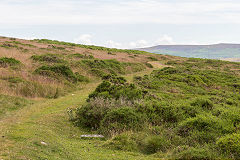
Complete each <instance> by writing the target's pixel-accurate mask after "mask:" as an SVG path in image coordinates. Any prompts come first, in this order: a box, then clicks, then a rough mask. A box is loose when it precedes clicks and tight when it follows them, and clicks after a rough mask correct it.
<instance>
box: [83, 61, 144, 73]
mask: <svg viewBox="0 0 240 160" xmlns="http://www.w3.org/2000/svg"><path fill="white" fill-rule="evenodd" d="M80 66H83V67H85V68H88V69H90V72H92V74H93V75H95V76H99V77H102V76H104V75H107V74H115V75H117V74H126V73H131V72H139V71H141V70H144V69H145V66H144V65H142V64H140V63H126V62H119V61H117V60H114V59H110V60H99V59H94V60H89V59H84V60H82V61H81V62H80Z"/></svg>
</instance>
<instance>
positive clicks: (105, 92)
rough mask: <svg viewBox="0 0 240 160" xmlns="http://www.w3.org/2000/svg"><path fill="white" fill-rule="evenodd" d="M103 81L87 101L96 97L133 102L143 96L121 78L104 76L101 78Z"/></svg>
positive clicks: (140, 91) (132, 85) (141, 92)
mask: <svg viewBox="0 0 240 160" xmlns="http://www.w3.org/2000/svg"><path fill="white" fill-rule="evenodd" d="M103 80H104V81H103V82H102V83H101V84H100V85H99V86H98V87H97V88H96V90H95V91H94V92H93V93H91V94H90V95H89V99H91V98H96V97H104V98H113V99H119V98H121V97H124V98H127V99H129V100H134V99H141V98H142V97H143V96H144V94H145V93H144V92H143V91H142V90H141V89H138V88H137V87H136V86H135V85H134V84H128V83H126V80H125V79H124V78H123V77H118V76H115V75H106V76H103Z"/></svg>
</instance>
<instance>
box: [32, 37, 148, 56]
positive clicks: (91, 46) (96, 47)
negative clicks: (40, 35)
mask: <svg viewBox="0 0 240 160" xmlns="http://www.w3.org/2000/svg"><path fill="white" fill-rule="evenodd" d="M34 41H36V42H38V43H47V44H57V45H65V46H69V47H80V48H87V49H92V50H101V51H107V52H108V53H109V52H125V53H129V54H146V53H147V52H145V51H137V50H128V49H116V48H106V47H100V46H93V45H82V44H75V43H69V42H60V41H56V40H48V39H35V40H34Z"/></svg>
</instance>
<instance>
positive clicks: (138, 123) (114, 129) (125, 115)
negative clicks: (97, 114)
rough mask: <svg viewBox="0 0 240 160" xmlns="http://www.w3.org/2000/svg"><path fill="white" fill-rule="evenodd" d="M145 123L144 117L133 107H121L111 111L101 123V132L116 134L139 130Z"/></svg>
mask: <svg viewBox="0 0 240 160" xmlns="http://www.w3.org/2000/svg"><path fill="white" fill-rule="evenodd" d="M143 123H144V118H143V116H142V115H141V114H140V113H138V112H136V110H135V109H133V108H132V107H121V108H116V109H113V110H111V111H109V112H108V113H107V114H106V115H105V116H104V118H103V120H102V121H101V124H100V127H101V132H103V133H104V134H110V135H111V134H112V135H114V134H116V133H121V132H124V131H128V130H135V131H136V130H139V129H141V128H142V126H143Z"/></svg>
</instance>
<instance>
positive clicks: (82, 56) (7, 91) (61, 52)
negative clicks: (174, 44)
mask: <svg viewBox="0 0 240 160" xmlns="http://www.w3.org/2000/svg"><path fill="white" fill-rule="evenodd" d="M149 57H153V58H155V56H154V55H151V54H146V53H145V52H141V51H134V50H118V49H108V48H104V47H97V46H86V45H78V44H72V43H66V42H58V41H51V40H46V39H45V40H33V41H27V40H22V39H15V38H6V37H1V38H0V95H1V94H3V95H5V96H9V97H8V98H9V99H11V97H22V98H23V99H31V100H39V99H40V100H41V99H42V98H50V99H51V98H58V97H59V96H64V95H66V94H67V93H69V92H72V91H75V90H79V89H81V88H82V87H83V86H84V85H85V84H87V83H91V82H94V81H97V80H99V79H100V78H101V77H102V76H103V75H105V74H109V73H111V74H121V75H124V74H129V73H133V72H139V71H142V70H145V69H146V68H149V67H151V65H150V64H148V63H147V62H148V61H149ZM13 103H15V102H13ZM16 103H17V102H16ZM20 106H22V105H20ZM0 108H3V107H2V106H1V107H0ZM6 111H7V109H0V112H6Z"/></svg>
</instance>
